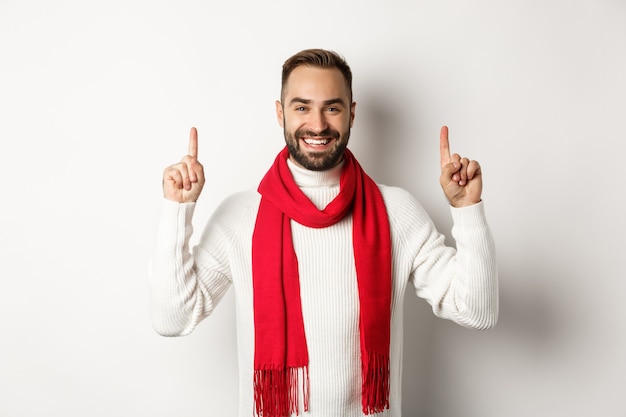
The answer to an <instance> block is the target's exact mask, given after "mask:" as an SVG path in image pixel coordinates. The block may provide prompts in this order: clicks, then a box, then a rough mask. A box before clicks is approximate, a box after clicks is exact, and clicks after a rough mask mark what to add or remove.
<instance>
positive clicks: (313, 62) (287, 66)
mask: <svg viewBox="0 0 626 417" xmlns="http://www.w3.org/2000/svg"><path fill="white" fill-rule="evenodd" d="M301 65H308V66H310V67H317V68H327V69H332V68H337V69H338V70H339V71H340V72H341V73H342V74H343V78H344V79H345V80H346V87H347V88H348V91H349V92H350V101H352V71H351V70H350V67H349V66H348V63H347V62H346V60H345V59H344V58H343V57H342V56H340V55H339V54H337V53H336V52H334V51H328V50H326V49H305V50H303V51H300V52H298V53H297V54H295V55H292V56H291V57H290V58H288V59H287V60H286V61H285V63H284V64H283V75H282V84H281V92H280V97H281V100H282V98H283V92H284V90H285V85H286V84H287V79H289V76H290V75H291V73H292V72H293V70H294V69H296V68H298V67H299V66H301Z"/></svg>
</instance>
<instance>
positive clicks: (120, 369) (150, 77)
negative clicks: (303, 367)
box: [0, 0, 626, 417]
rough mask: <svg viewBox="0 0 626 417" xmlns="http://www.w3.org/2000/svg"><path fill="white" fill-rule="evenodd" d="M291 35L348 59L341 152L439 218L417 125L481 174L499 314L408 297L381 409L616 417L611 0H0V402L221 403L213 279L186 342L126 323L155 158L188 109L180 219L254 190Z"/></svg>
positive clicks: (616, 203)
mask: <svg viewBox="0 0 626 417" xmlns="http://www.w3.org/2000/svg"><path fill="white" fill-rule="evenodd" d="M311 47H323V48H328V49H334V50H336V51H338V52H339V53H341V54H342V55H344V56H345V57H346V59H347V60H348V62H349V63H350V64H351V66H352V69H353V72H354V77H355V79H354V92H355V99H356V101H357V103H358V105H357V115H356V121H355V127H354V129H353V133H352V139H351V148H352V149H353V151H354V152H355V154H356V155H357V157H358V158H359V159H360V160H361V162H362V165H363V166H364V167H365V168H366V170H368V171H369V173H370V175H371V176H372V177H374V178H375V179H376V180H378V181H379V182H382V183H387V184H393V185H399V186H402V187H404V188H406V189H408V190H409V191H411V192H412V193H413V194H415V195H416V196H417V197H418V198H419V200H420V201H421V202H422V203H423V205H424V206H425V207H426V209H427V210H428V211H429V212H430V213H431V215H432V217H433V219H434V220H435V222H436V223H437V225H438V227H439V228H440V230H441V231H442V232H444V233H446V234H447V235H449V228H450V226H451V224H450V216H449V212H448V208H447V206H446V202H445V201H444V197H443V195H442V193H441V190H440V189H439V185H438V175H439V166H438V163H439V161H438V158H439V155H438V132H439V128H440V126H441V125H443V124H447V125H448V126H449V127H450V140H451V146H452V148H453V151H456V152H459V153H461V154H464V155H467V156H470V157H471V158H475V159H477V160H479V161H480V162H481V164H482V166H483V170H484V178H485V192H484V200H485V204H486V210H487V215H488V218H489V222H490V225H491V228H492V230H493V233H494V236H495V239H496V243H497V247H498V257H499V268H500V288H501V312H500V321H499V323H498V325H497V327H496V328H495V329H493V330H490V331H487V332H475V331H470V330H466V329H463V328H461V327H459V326H457V325H454V324H452V323H449V322H446V321H443V320H439V319H436V318H434V317H433V315H432V313H431V311H430V308H429V306H427V305H426V303H425V302H424V301H422V300H419V299H416V297H414V296H412V295H411V294H409V295H410V296H409V297H407V303H406V308H405V342H404V344H405V353H404V361H405V362H404V363H405V368H404V386H403V397H404V404H403V415H404V416H411V417H412V416H416V417H454V416H457V417H502V416H506V417H518V416H519V417H526V416H529V415H533V416H585V417H586V416H590V415H596V416H603V417H610V416H614V417H624V416H626V402H625V401H624V399H623V392H624V387H626V376H625V375H626V359H624V353H623V352H626V333H625V331H626V325H625V324H624V318H625V317H626V303H624V302H623V299H624V293H625V292H626V282H625V278H626V274H625V270H624V262H623V257H624V256H623V252H624V243H623V236H624V235H625V234H626V224H625V220H624V217H625V216H624V205H625V204H624V203H625V202H626V199H625V198H624V192H623V188H624V186H623V183H624V168H623V163H622V161H623V159H624V154H625V153H626V152H625V150H626V149H625V145H624V142H625V141H626V128H625V127H624V121H625V118H626V117H625V116H626V98H625V97H626V77H625V76H624V74H626V2H624V1H621V0H570V1H565V0H553V1H550V0H545V1H538V0H531V1H528V0H513V1H496V0H479V1H462V0H443V1H434V0H417V1H398V0H396V1H388V2H381V1H356V0H355V1H326V0H322V1H319V2H296V1H286V0H285V1H275V2H271V3H270V2H257V1H253V0H243V1H233V2H202V1H195V2H190V1H178V2H174V1H169V2H164V1H123V2H122V1H107V2H95V1H92V2H89V1H56V2H46V1H41V0H38V1H28V0H26V1H17V0H16V1H10V0H0V141H1V142H0V143H1V145H0V167H1V170H2V178H3V182H2V184H3V185H2V202H1V206H2V215H1V216H0V326H1V327H0V329H1V330H2V336H1V337H2V340H1V342H0V416H1V417H36V416H37V417H38V416H64V417H79V416H80V417H84V416H90V417H104V416H107V417H110V416H116V417H130V416H133V417H135V416H151V417H166V416H167V417H170V416H171V417H181V416H184V417H205V416H231V415H234V414H235V410H236V409H237V363H236V341H235V331H234V326H235V323H234V303H233V297H232V293H229V294H228V295H227V297H226V298H225V299H224V300H223V302H222V304H221V305H220V307H219V308H218V309H217V311H216V312H215V313H214V316H212V317H210V318H209V319H208V320H206V321H205V322H204V323H203V324H202V325H201V326H200V327H199V328H198V329H197V330H196V331H195V332H194V333H193V334H192V335H190V336H187V337H184V338H163V337H160V336H158V335H157V334H156V333H155V332H154V331H153V330H152V328H151V323H150V313H149V306H148V288H147V264H148V260H149V257H150V254H151V250H152V243H153V240H154V232H155V224H156V219H157V216H158V212H159V208H160V203H161V188H160V182H161V173H162V170H163V168H164V167H165V166H166V165H168V164H170V163H174V162H176V161H177V160H178V159H180V157H182V155H183V154H184V153H185V152H186V149H187V148H186V146H187V139H188V131H189V128H190V127H191V126H197V128H198V131H199V138H200V145H199V155H200V159H201V160H202V162H203V163H204V165H205V169H206V174H207V177H208V180H207V185H206V187H205V192H204V194H203V196H202V199H201V201H200V202H199V204H198V205H199V207H198V209H197V210H196V218H195V222H196V223H197V226H196V230H197V231H198V230H200V229H201V228H202V226H203V225H204V223H205V221H206V219H207V218H208V216H209V214H210V213H211V211H212V210H213V208H214V207H215V206H216V205H217V204H218V203H219V202H220V201H221V200H222V199H223V198H224V197H226V196H227V195H228V194H230V193H232V192H234V191H239V190H241V189H247V188H254V187H256V185H257V183H258V181H259V180H260V178H261V176H262V175H263V174H264V173H265V171H266V169H267V168H268V167H269V165H270V164H271V162H272V160H273V158H274V156H275V154H276V153H277V152H278V151H279V150H280V148H281V147H282V146H283V143H284V142H283V139H282V131H281V130H280V128H279V127H278V124H277V123H276V119H275V115H274V104H273V103H274V100H276V99H277V98H278V96H279V89H280V67H281V65H282V62H283V61H284V60H285V59H286V58H287V57H288V56H290V55H291V54H292V53H295V52H297V51H299V50H301V49H305V48H311ZM197 233H199V232H197Z"/></svg>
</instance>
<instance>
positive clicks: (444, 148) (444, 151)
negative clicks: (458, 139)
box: [439, 126, 451, 168]
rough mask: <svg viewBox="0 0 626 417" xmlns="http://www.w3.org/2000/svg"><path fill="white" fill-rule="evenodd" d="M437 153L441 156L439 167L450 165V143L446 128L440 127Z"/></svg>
mask: <svg viewBox="0 0 626 417" xmlns="http://www.w3.org/2000/svg"><path fill="white" fill-rule="evenodd" d="M439 152H440V155H441V167H442V168H443V167H444V166H446V165H448V164H449V163H450V160H451V158H450V142H449V141H448V126H442V127H441V133H440V134H439Z"/></svg>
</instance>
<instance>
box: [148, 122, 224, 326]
mask: <svg viewBox="0 0 626 417" xmlns="http://www.w3.org/2000/svg"><path fill="white" fill-rule="evenodd" d="M197 140H198V139H197V131H196V129H195V128H192V129H191V134H190V139H189V155H187V156H185V157H184V158H183V159H182V160H181V162H180V163H178V164H175V165H172V166H170V167H168V168H166V170H165V171H164V175H163V192H164V196H165V198H166V200H165V201H164V202H163V207H162V210H161V215H160V220H159V224H158V230H157V238H156V242H155V250H154V254H153V258H152V261H151V263H150V273H149V284H150V303H151V313H152V322H153V326H154V328H155V330H156V331H157V332H158V333H159V334H162V335H164V336H183V335H186V334H189V333H190V332H191V331H192V330H193V329H194V328H195V326H196V325H197V324H198V323H199V322H200V321H202V319H204V318H205V317H207V316H208V315H209V314H211V312H212V311H213V308H214V307H215V305H216V304H217V303H218V302H219V300H220V299H221V298H222V297H223V295H224V293H225V291H226V290H227V289H228V287H229V284H230V280H229V279H228V269H227V267H225V266H224V264H225V262H224V261H223V260H222V261H219V260H217V259H215V258H213V257H212V256H210V255H209V254H208V253H206V252H205V251H203V250H202V249H200V248H195V249H194V251H193V253H192V252H191V251H190V248H189V241H190V238H191V235H192V233H193V227H192V217H193V212H194V209H195V201H196V200H197V198H198V197H199V195H200V192H201V191H202V187H203V185H204V172H203V167H202V165H201V164H200V163H199V162H198V161H197V149H198V144H197Z"/></svg>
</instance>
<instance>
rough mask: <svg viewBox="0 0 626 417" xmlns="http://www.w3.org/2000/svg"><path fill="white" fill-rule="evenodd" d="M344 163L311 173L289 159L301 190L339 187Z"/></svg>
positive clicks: (288, 164) (288, 161) (290, 167)
mask: <svg viewBox="0 0 626 417" xmlns="http://www.w3.org/2000/svg"><path fill="white" fill-rule="evenodd" d="M343 164H344V162H343V161H342V162H341V163H339V164H338V165H337V166H335V167H333V168H331V169H327V170H326V171H311V170H308V169H306V168H303V167H301V166H299V165H296V163H295V162H293V161H292V160H291V159H287V166H288V167H289V170H290V171H291V175H293V179H294V180H295V182H296V184H298V187H300V188H306V187H332V186H338V185H339V180H340V178H341V170H342V168H343Z"/></svg>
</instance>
